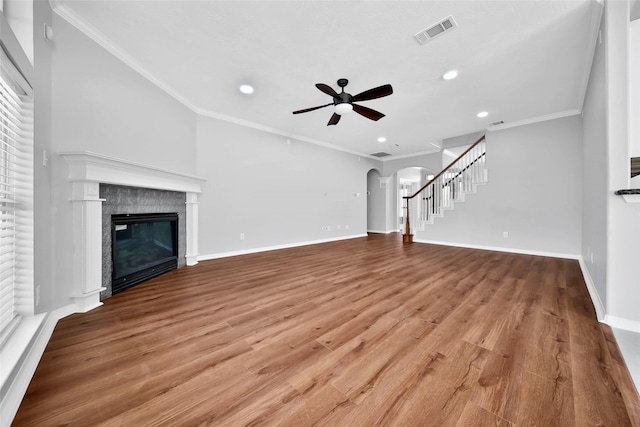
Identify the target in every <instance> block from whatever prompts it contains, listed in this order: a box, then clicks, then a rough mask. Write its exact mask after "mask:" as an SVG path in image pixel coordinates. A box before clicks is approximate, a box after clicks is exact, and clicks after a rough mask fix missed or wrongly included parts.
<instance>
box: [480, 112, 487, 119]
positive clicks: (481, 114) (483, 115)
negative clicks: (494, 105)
mask: <svg viewBox="0 0 640 427" xmlns="http://www.w3.org/2000/svg"><path fill="white" fill-rule="evenodd" d="M488 115H489V113H487V112H486V111H481V112H479V113H478V117H479V118H483V117H487V116H488Z"/></svg>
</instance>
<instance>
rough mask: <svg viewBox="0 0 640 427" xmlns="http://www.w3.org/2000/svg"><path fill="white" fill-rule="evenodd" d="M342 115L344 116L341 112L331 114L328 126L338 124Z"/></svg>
mask: <svg viewBox="0 0 640 427" xmlns="http://www.w3.org/2000/svg"><path fill="white" fill-rule="evenodd" d="M340 117H342V116H341V115H340V114H336V113H333V116H331V118H330V119H329V123H327V126H331V125H337V124H338V122H339V121H340Z"/></svg>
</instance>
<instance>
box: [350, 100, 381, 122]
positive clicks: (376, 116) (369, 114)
mask: <svg viewBox="0 0 640 427" xmlns="http://www.w3.org/2000/svg"><path fill="white" fill-rule="evenodd" d="M353 111H355V112H356V113H358V114H360V115H361V116H365V117H366V118H367V119H371V120H374V121H378V120H380V119H381V118H383V117H384V114H382V113H381V112H379V111H376V110H372V109H371V108H367V107H363V106H362V105H356V104H353Z"/></svg>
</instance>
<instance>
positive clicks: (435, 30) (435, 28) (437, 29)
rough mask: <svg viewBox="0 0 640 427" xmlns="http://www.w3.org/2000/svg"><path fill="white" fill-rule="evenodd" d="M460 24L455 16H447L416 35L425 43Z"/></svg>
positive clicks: (419, 40) (417, 38) (418, 39)
mask: <svg viewBox="0 0 640 427" xmlns="http://www.w3.org/2000/svg"><path fill="white" fill-rule="evenodd" d="M457 27H458V24H456V21H455V20H454V19H453V16H447V17H446V18H444V19H442V20H441V21H440V22H438V23H436V24H434V25H432V26H430V27H429V28H427V29H426V30H422V31H420V32H419V33H417V34H415V35H414V37H415V38H416V40H417V41H418V43H420V44H425V43H426V42H428V41H429V40H431V39H433V38H436V37H438V36H440V35H442V34H444V33H446V32H447V31H451V30H453V29H454V28H457Z"/></svg>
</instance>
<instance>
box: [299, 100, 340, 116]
mask: <svg viewBox="0 0 640 427" xmlns="http://www.w3.org/2000/svg"><path fill="white" fill-rule="evenodd" d="M329 105H333V102H332V103H331V104H326V105H319V106H317V107H311V108H305V109H304V110H298V111H294V112H293V114H300V113H308V112H309V111H313V110H317V109H318V108H324V107H328V106H329Z"/></svg>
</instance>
